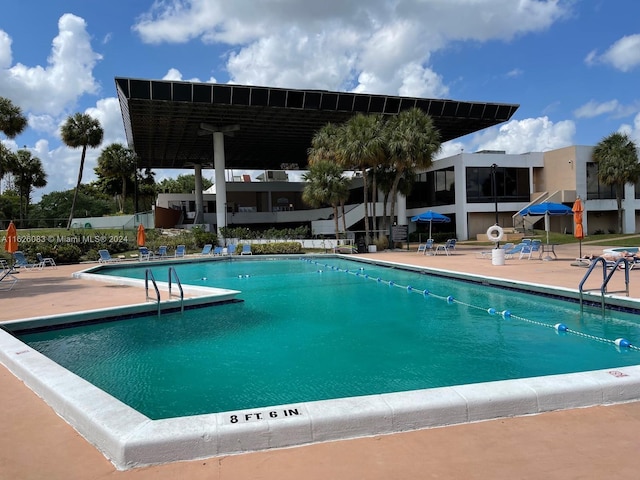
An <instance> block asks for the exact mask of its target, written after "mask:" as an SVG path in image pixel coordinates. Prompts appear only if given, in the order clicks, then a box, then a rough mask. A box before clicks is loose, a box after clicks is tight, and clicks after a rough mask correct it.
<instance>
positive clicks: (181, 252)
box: [173, 245, 187, 257]
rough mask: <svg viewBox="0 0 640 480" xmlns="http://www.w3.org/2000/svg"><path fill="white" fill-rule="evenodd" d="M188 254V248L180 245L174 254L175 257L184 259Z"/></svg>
mask: <svg viewBox="0 0 640 480" xmlns="http://www.w3.org/2000/svg"><path fill="white" fill-rule="evenodd" d="M186 254H187V247H185V246H184V245H178V246H177V247H176V251H175V252H174V254H173V256H174V257H184V256H185V255H186Z"/></svg>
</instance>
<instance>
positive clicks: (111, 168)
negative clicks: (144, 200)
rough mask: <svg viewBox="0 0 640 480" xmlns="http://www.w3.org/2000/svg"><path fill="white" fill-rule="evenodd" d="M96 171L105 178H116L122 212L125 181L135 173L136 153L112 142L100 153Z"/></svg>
mask: <svg viewBox="0 0 640 480" xmlns="http://www.w3.org/2000/svg"><path fill="white" fill-rule="evenodd" d="M95 171H96V173H97V174H98V175H99V176H100V177H102V178H103V179H105V180H109V179H118V181H120V182H121V185H120V191H121V194H120V201H119V203H120V205H119V207H120V213H123V212H124V202H125V200H126V198H127V183H128V182H130V181H131V180H132V179H133V178H134V175H135V174H136V154H135V152H134V151H133V150H131V149H130V148H126V147H124V146H123V145H122V144H120V143H112V144H111V145H109V146H108V147H106V148H105V149H104V150H102V152H101V153H100V156H99V157H98V166H97V167H96V168H95Z"/></svg>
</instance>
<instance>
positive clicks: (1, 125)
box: [0, 97, 27, 138]
mask: <svg viewBox="0 0 640 480" xmlns="http://www.w3.org/2000/svg"><path fill="white" fill-rule="evenodd" d="M25 128H27V119H26V118H25V116H24V115H22V110H21V109H20V107H18V106H16V105H14V104H13V103H12V102H11V100H9V99H8V98H4V97H0V131H1V132H2V133H4V134H5V135H6V136H7V137H8V138H15V137H16V136H17V135H19V134H20V133H22V132H23V130H24V129H25Z"/></svg>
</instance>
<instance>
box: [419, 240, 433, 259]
mask: <svg viewBox="0 0 640 480" xmlns="http://www.w3.org/2000/svg"><path fill="white" fill-rule="evenodd" d="M417 253H422V254H423V255H426V254H427V253H429V254H430V255H433V254H434V253H435V252H434V250H433V238H429V239H428V240H427V242H426V243H421V244H420V245H418V252H417Z"/></svg>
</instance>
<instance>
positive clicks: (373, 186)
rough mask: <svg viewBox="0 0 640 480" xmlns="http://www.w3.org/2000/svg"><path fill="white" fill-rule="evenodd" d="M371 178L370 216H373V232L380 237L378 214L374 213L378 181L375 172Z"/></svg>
mask: <svg viewBox="0 0 640 480" xmlns="http://www.w3.org/2000/svg"><path fill="white" fill-rule="evenodd" d="M372 177H373V180H372V181H371V203H372V204H373V205H372V209H373V212H372V214H373V215H372V217H373V231H374V232H375V236H376V238H380V236H379V233H378V215H377V213H376V203H378V187H377V185H378V182H377V181H376V175H375V173H374V174H373V175H372Z"/></svg>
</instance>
